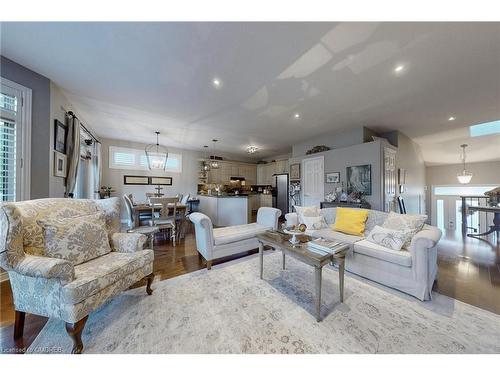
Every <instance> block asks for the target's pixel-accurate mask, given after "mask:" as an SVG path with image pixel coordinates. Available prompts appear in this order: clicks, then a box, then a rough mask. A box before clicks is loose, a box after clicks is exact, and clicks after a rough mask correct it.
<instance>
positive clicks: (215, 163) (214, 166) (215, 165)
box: [210, 139, 219, 169]
mask: <svg viewBox="0 0 500 375" xmlns="http://www.w3.org/2000/svg"><path fill="white" fill-rule="evenodd" d="M212 142H213V143H214V155H213V157H214V158H216V157H217V155H216V153H215V145H216V143H217V139H212ZM210 168H212V169H219V162H218V161H217V159H212V161H211V162H210Z"/></svg>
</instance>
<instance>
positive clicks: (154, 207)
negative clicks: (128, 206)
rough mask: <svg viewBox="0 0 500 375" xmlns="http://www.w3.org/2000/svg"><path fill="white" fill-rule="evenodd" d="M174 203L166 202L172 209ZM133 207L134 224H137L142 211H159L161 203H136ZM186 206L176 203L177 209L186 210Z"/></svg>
mask: <svg viewBox="0 0 500 375" xmlns="http://www.w3.org/2000/svg"><path fill="white" fill-rule="evenodd" d="M174 205H175V203H168V208H169V209H170V208H171V209H172V210H173V209H174ZM133 208H134V223H135V226H136V227H138V226H139V216H140V215H141V214H144V213H151V212H160V210H161V204H160V203H156V204H151V203H136V204H134V205H133ZM187 208H188V206H187V205H186V204H181V203H177V211H180V212H184V213H185V212H186V210H187Z"/></svg>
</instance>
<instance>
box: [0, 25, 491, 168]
mask: <svg viewBox="0 0 500 375" xmlns="http://www.w3.org/2000/svg"><path fill="white" fill-rule="evenodd" d="M1 53H2V55H4V56H6V57H8V58H10V59H12V60H14V61H16V62H18V63H20V64H22V65H24V66H26V67H28V68H30V69H32V70H34V71H36V72H38V73H40V74H43V75H45V76H47V77H49V78H50V79H51V80H53V81H54V82H55V83H56V84H57V85H59V86H60V87H61V88H63V90H64V91H65V93H66V95H67V96H68V98H69V99H70V101H71V102H72V103H73V104H74V106H75V108H76V109H77V111H78V114H79V117H82V118H84V119H85V120H86V121H87V122H88V124H89V125H90V126H91V127H92V128H93V129H95V131H96V133H97V134H98V135H99V136H102V137H109V138H120V139H125V140H134V141H139V142H149V141H151V140H153V138H154V137H153V135H154V134H153V132H154V131H155V130H160V131H161V132H162V138H161V142H162V143H165V144H167V145H171V146H176V147H181V148H190V149H202V146H203V145H204V144H208V143H209V142H210V140H211V139H212V138H218V139H219V140H220V141H219V142H218V149H219V150H223V151H226V152H231V153H241V154H243V153H245V148H246V147H247V146H248V145H250V144H252V145H256V146H258V147H259V149H260V152H259V153H257V154H256V156H255V157H256V158H263V157H267V156H270V155H276V154H282V153H284V152H288V151H290V148H291V145H292V144H294V143H297V142H300V141H301V140H304V139H307V138H312V137H314V136H318V135H321V134H323V133H327V132H332V131H335V130H336V129H344V128H346V127H355V126H367V127H369V128H372V129H374V130H381V131H382V130H400V131H402V132H403V133H405V134H406V135H408V136H409V137H411V138H413V139H415V140H416V141H417V142H418V143H420V144H421V146H422V149H423V151H424V158H425V160H426V161H427V162H429V163H451V162H453V163H457V162H458V161H459V159H458V155H459V151H460V150H459V145H460V144H461V143H463V142H464V141H465V140H466V141H467V142H466V143H469V144H470V145H471V147H469V150H468V151H469V153H468V155H469V157H468V159H469V160H470V161H483V160H494V159H499V160H500V139H499V137H498V136H496V137H491V136H490V137H482V138H481V139H479V138H476V139H474V140H470V139H467V138H468V135H467V132H466V131H465V130H466V127H467V126H469V125H471V124H476V123H480V122H486V121H492V120H497V119H500V23H2V25H1ZM398 64H403V65H404V69H403V71H402V72H401V73H400V74H395V73H394V68H395V66H397V65H398ZM214 77H217V78H219V79H220V80H221V81H222V86H221V87H220V88H219V89H217V88H215V87H214V86H213V85H212V83H211V82H212V79H213V78H214ZM295 113H300V118H299V119H295V118H294V114H295ZM451 115H453V116H455V117H456V120H455V121H448V120H447V119H448V117H449V116H451Z"/></svg>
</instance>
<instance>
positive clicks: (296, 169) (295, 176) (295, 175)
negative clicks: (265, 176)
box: [290, 163, 300, 180]
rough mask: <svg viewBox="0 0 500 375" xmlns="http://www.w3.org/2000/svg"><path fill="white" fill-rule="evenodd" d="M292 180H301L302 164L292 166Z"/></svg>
mask: <svg viewBox="0 0 500 375" xmlns="http://www.w3.org/2000/svg"><path fill="white" fill-rule="evenodd" d="M290 180H300V164H299V163H297V164H291V165H290Z"/></svg>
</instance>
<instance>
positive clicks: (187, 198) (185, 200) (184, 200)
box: [181, 194, 190, 205]
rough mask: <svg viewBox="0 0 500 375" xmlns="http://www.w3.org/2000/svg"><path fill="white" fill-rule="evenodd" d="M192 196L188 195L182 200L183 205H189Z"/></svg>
mask: <svg viewBox="0 0 500 375" xmlns="http://www.w3.org/2000/svg"><path fill="white" fill-rule="evenodd" d="M189 197H190V195H189V194H186V195H184V196H183V197H182V199H181V204H184V205H187V203H188V200H189Z"/></svg>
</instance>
